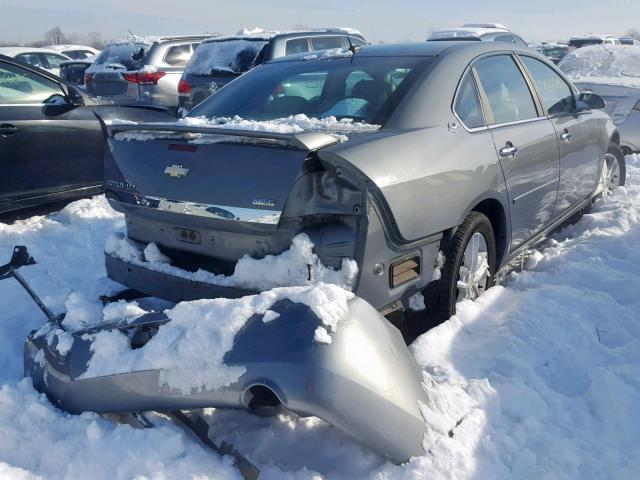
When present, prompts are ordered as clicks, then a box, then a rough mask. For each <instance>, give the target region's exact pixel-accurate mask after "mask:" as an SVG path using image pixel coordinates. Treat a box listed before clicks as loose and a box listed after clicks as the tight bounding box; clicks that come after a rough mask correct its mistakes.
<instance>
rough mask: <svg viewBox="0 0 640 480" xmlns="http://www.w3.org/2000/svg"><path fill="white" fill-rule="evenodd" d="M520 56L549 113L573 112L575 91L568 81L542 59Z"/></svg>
mask: <svg viewBox="0 0 640 480" xmlns="http://www.w3.org/2000/svg"><path fill="white" fill-rule="evenodd" d="M520 58H521V60H522V63H524V64H525V66H526V67H527V70H529V73H530V74H531V77H532V79H533V83H534V84H535V86H536V89H537V90H538V93H539V94H540V100H541V101H542V105H544V108H545V109H546V110H547V112H549V115H558V114H562V113H571V112H573V110H574V106H573V92H572V90H571V88H570V87H569V85H567V82H565V81H564V80H563V78H562V77H561V76H560V75H558V74H557V73H556V72H554V71H553V70H552V69H551V68H550V67H549V66H548V65H545V64H544V63H542V62H541V61H540V60H537V59H535V58H532V57H520Z"/></svg>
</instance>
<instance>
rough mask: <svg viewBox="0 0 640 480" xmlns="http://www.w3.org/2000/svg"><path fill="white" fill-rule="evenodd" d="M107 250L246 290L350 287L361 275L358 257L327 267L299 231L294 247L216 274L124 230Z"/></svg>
mask: <svg viewBox="0 0 640 480" xmlns="http://www.w3.org/2000/svg"><path fill="white" fill-rule="evenodd" d="M105 252H106V253H107V254H109V255H111V256H113V257H115V258H118V259H120V260H122V261H124V262H127V263H130V264H132V265H139V266H142V267H144V268H147V269H149V270H152V271H155V272H160V273H166V274H169V275H173V276H176V277H180V278H186V279H188V280H192V281H196V282H203V283H210V284H213V285H221V286H225V287H235V288H240V289H244V290H252V291H263V290H268V289H271V288H276V287H286V286H296V285H315V284H318V283H331V284H334V285H338V286H340V287H342V288H345V289H347V290H350V289H351V288H352V287H353V285H354V282H355V280H356V277H357V275H358V265H357V263H356V262H355V260H352V259H348V258H344V259H342V265H341V268H340V270H334V269H332V268H328V267H325V266H324V265H323V264H322V263H321V262H320V259H319V258H318V256H317V255H316V254H315V253H313V242H312V241H311V239H310V238H309V236H308V235H306V234H304V233H301V234H298V235H296V236H295V237H294V238H293V240H292V242H291V247H290V248H289V249H288V250H286V251H284V252H282V253H281V254H280V255H267V256H265V257H264V258H261V259H254V258H251V257H250V256H249V255H245V256H243V257H242V258H241V259H240V260H238V262H237V263H236V266H235V270H234V272H233V274H232V275H229V276H225V275H222V274H220V275H216V274H214V273H211V272H208V271H206V270H201V269H200V270H198V271H196V272H189V271H186V270H183V269H181V268H178V267H174V266H172V265H170V263H169V261H170V260H169V258H168V257H166V256H165V255H164V254H162V252H160V250H159V249H158V247H157V245H155V244H153V243H152V244H149V245H147V246H146V247H144V249H143V247H142V246H141V245H140V244H138V243H136V242H133V241H131V240H129V239H128V238H126V237H125V236H124V235H123V234H121V233H120V234H114V235H111V236H110V237H109V239H108V240H107V243H106V246H105Z"/></svg>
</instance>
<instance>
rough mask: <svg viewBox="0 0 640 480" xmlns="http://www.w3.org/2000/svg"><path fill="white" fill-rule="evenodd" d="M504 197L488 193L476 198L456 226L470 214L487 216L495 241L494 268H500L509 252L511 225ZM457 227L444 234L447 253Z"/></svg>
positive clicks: (495, 193) (444, 248)
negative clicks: (477, 213)
mask: <svg viewBox="0 0 640 480" xmlns="http://www.w3.org/2000/svg"><path fill="white" fill-rule="evenodd" d="M503 197H504V195H499V194H498V193H497V192H490V193H488V194H486V195H483V196H481V197H479V198H476V199H475V200H474V201H473V202H472V203H471V204H470V206H469V207H468V208H467V209H466V210H465V212H464V213H463V215H462V217H461V218H460V220H459V222H458V225H460V224H461V223H462V222H463V221H464V219H465V218H466V217H467V215H469V213H471V212H479V213H482V214H484V215H486V216H487V218H488V219H489V221H490V222H491V227H492V228H493V233H494V235H495V239H496V257H497V258H496V266H497V268H500V267H501V266H502V261H503V260H504V259H505V258H506V257H507V255H508V252H509V245H510V243H511V223H510V221H509V206H508V203H507V201H506V198H503ZM457 228H458V227H457V226H456V227H454V228H452V229H451V230H449V231H448V232H444V235H443V244H442V246H443V250H444V251H445V253H446V252H447V249H448V246H449V241H450V240H451V239H452V238H453V236H454V235H455V233H456V230H457Z"/></svg>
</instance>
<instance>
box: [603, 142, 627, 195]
mask: <svg viewBox="0 0 640 480" xmlns="http://www.w3.org/2000/svg"><path fill="white" fill-rule="evenodd" d="M607 153H610V154H612V155H615V157H616V158H617V159H618V165H619V166H620V186H621V187H623V186H624V185H625V183H626V181H627V162H626V160H625V158H624V153H623V152H622V148H620V145H618V144H617V143H613V142H611V143H610V144H609V149H608V150H607Z"/></svg>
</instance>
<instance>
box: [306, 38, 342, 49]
mask: <svg viewBox="0 0 640 480" xmlns="http://www.w3.org/2000/svg"><path fill="white" fill-rule="evenodd" d="M311 45H313V49H314V50H328V49H330V48H342V37H324V36H323V37H311Z"/></svg>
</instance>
